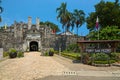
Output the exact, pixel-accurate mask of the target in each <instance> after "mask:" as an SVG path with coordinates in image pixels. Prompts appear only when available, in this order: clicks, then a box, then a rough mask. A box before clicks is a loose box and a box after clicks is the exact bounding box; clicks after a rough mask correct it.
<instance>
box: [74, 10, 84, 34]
mask: <svg viewBox="0 0 120 80" xmlns="http://www.w3.org/2000/svg"><path fill="white" fill-rule="evenodd" d="M72 18H73V19H72V23H75V25H76V28H77V36H78V29H79V27H81V26H82V24H83V23H84V22H85V13H84V11H83V10H77V9H75V10H74V13H73V17H72Z"/></svg>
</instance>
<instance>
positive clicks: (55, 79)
mask: <svg viewBox="0 0 120 80" xmlns="http://www.w3.org/2000/svg"><path fill="white" fill-rule="evenodd" d="M35 80H120V77H89V76H74V75H70V76H47V77H45V78H41V79H35Z"/></svg>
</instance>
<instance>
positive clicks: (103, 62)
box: [94, 60, 116, 64]
mask: <svg viewBox="0 0 120 80" xmlns="http://www.w3.org/2000/svg"><path fill="white" fill-rule="evenodd" d="M115 62H116V61H115V60H110V61H109V62H108V61H94V63H95V64H111V63H115Z"/></svg>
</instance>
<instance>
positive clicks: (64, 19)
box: [56, 3, 70, 29]
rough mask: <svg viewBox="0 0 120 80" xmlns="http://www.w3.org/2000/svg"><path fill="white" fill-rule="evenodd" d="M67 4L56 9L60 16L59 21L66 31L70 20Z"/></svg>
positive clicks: (58, 16)
mask: <svg viewBox="0 0 120 80" xmlns="http://www.w3.org/2000/svg"><path fill="white" fill-rule="evenodd" d="M66 7H67V4H66V3H61V6H60V7H58V8H57V9H56V11H57V13H58V15H57V19H58V20H59V21H60V23H61V24H62V28H63V29H64V27H66V24H67V23H68V20H69V18H70V17H69V12H68V10H67V9H66ZM66 29H67V28H66Z"/></svg>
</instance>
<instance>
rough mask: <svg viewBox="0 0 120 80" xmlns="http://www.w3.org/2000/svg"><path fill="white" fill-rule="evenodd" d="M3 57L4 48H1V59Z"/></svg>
mask: <svg viewBox="0 0 120 80" xmlns="http://www.w3.org/2000/svg"><path fill="white" fill-rule="evenodd" d="M2 58H3V48H0V60H1V59H2Z"/></svg>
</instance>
